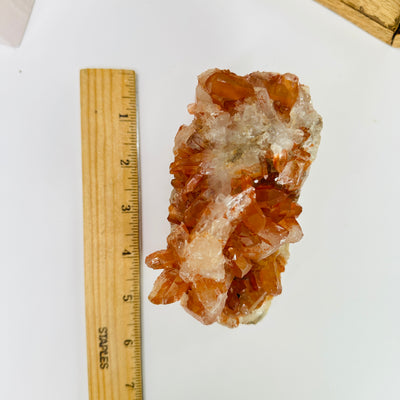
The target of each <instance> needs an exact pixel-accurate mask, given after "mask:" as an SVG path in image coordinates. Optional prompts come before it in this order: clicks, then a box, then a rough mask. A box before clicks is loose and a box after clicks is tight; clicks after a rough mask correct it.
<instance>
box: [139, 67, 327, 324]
mask: <svg viewBox="0 0 400 400" xmlns="http://www.w3.org/2000/svg"><path fill="white" fill-rule="evenodd" d="M189 111H190V113H191V114H193V115H194V119H193V122H192V123H191V124H190V125H189V126H185V125H183V126H181V127H180V128H179V131H178V133H177V135H176V138H175V147H174V155H175V159H174V162H173V163H172V164H171V166H170V172H171V174H173V175H174V178H173V179H172V182H171V183H172V186H173V191H172V194H171V200H170V201H171V204H170V206H169V216H168V220H169V221H170V223H171V233H170V234H169V236H168V238H167V242H168V246H167V249H166V250H159V251H156V252H154V253H152V254H150V255H149V256H147V258H146V264H147V265H148V266H149V267H150V268H153V269H162V270H163V271H162V272H161V275H160V276H159V277H158V278H157V280H156V282H155V284H154V288H153V290H152V292H151V293H150V295H149V299H150V300H151V301H152V302H153V303H155V304H168V303H172V302H175V301H178V300H180V301H181V304H182V306H183V307H184V308H185V309H186V311H187V312H188V313H190V314H191V315H193V316H194V317H195V318H196V319H198V320H199V321H201V322H202V323H204V324H212V323H213V322H216V321H217V322H219V323H221V324H223V325H226V326H228V327H235V326H238V325H239V324H241V323H245V324H248V323H255V322H257V321H258V320H259V319H260V318H261V317H262V316H263V315H264V314H265V312H266V311H267V309H268V307H269V304H270V302H271V300H272V298H273V297H274V296H277V295H279V294H280V293H281V291H282V286H281V278H280V276H281V273H282V272H283V271H284V270H285V265H286V262H287V260H288V257H289V250H288V247H289V243H295V242H297V241H299V240H300V239H301V238H302V236H303V233H302V231H301V228H300V225H299V224H298V222H297V220H296V218H297V217H298V216H299V214H300V213H301V207H300V206H299V205H298V204H297V199H298V197H299V194H300V189H301V186H302V184H303V183H304V180H305V178H306V177H307V174H308V171H309V167H310V165H311V163H312V161H313V160H314V159H315V156H316V152H317V148H318V145H319V141H320V130H321V128H322V119H321V117H320V116H319V115H318V114H317V113H316V112H315V111H314V109H313V107H312V105H311V99H310V95H309V91H308V88H307V87H306V86H304V85H301V84H299V80H298V78H297V77H296V76H295V75H292V74H284V75H280V74H277V73H270V72H254V73H252V74H249V75H246V76H238V75H236V74H234V73H232V72H230V71H228V70H218V69H214V70H209V71H206V72H204V73H203V74H201V75H200V76H199V85H198V87H197V90H196V103H195V104H192V105H190V107H189Z"/></svg>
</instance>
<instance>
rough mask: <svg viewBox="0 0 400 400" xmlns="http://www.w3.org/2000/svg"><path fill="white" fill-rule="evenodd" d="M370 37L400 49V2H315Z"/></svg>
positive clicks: (362, 0)
mask: <svg viewBox="0 0 400 400" xmlns="http://www.w3.org/2000/svg"><path fill="white" fill-rule="evenodd" d="M316 1H318V3H321V4H323V5H324V6H326V7H328V8H330V9H331V10H332V11H335V12H336V13H338V14H340V15H341V16H343V17H344V18H346V19H348V20H349V21H351V22H353V23H354V24H356V25H358V26H359V27H360V28H362V29H364V30H365V31H367V32H368V33H370V34H371V35H374V36H375V37H377V38H378V39H380V40H383V41H384V42H386V43H387V44H390V45H391V46H393V47H400V0H316Z"/></svg>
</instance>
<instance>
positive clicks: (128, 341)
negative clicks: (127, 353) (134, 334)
mask: <svg viewBox="0 0 400 400" xmlns="http://www.w3.org/2000/svg"><path fill="white" fill-rule="evenodd" d="M124 345H125V346H126V347H128V346H133V340H131V339H126V340H124Z"/></svg>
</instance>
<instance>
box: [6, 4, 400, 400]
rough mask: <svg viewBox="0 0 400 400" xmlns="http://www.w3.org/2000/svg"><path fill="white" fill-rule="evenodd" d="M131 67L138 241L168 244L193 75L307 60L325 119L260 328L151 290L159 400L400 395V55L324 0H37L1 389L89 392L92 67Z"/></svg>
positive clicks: (147, 371) (9, 70)
mask: <svg viewBox="0 0 400 400" xmlns="http://www.w3.org/2000/svg"><path fill="white" fill-rule="evenodd" d="M85 67H114V68H131V69H135V70H136V72H137V79H138V105H139V108H140V128H141V132H140V133H141V157H142V163H141V171H142V182H143V189H142V199H143V204H142V206H143V207H142V212H143V251H144V254H145V255H147V254H148V253H149V252H151V251H154V250H157V249H161V248H163V247H164V246H165V238H166V235H167V233H168V229H169V227H168V223H167V221H166V217H167V207H168V198H169V193H170V184H169V181H170V176H169V174H168V165H169V163H170V162H171V160H172V143H173V138H174V135H175V133H176V131H177V129H178V127H179V125H180V124H182V123H188V122H189V121H190V118H189V116H188V114H187V112H186V105H187V104H188V103H190V102H192V101H193V98H194V89H195V85H196V75H198V74H199V73H200V72H202V71H203V70H205V69H207V68H210V67H220V68H230V69H231V70H232V71H234V72H236V73H239V74H245V73H248V72H251V71H254V70H267V71H278V72H282V73H283V72H293V73H296V74H297V75H298V76H299V77H300V79H301V81H302V82H303V83H306V84H308V85H309V86H310V87H311V94H312V97H313V102H314V106H315V108H316V109H317V111H319V112H320V114H322V116H323V117H324V129H323V132H322V142H321V146H320V150H319V154H318V158H317V160H316V162H315V163H314V165H313V167H312V169H311V174H310V176H309V179H308V181H307V182H306V184H305V187H304V189H303V193H302V196H301V198H300V203H301V204H302V206H303V209H304V211H303V214H302V216H301V219H300V222H301V224H302V227H303V231H304V233H305V236H304V239H303V240H302V241H301V242H300V243H298V244H296V245H293V246H292V251H291V258H290V261H289V264H288V266H287V270H286V272H285V273H284V275H283V294H282V295H281V296H280V297H279V298H277V299H276V300H275V301H274V302H273V305H272V307H271V309H270V311H269V313H268V315H267V317H266V318H265V319H264V320H263V321H262V322H260V323H259V324H258V325H256V326H248V327H246V326H244V327H240V328H238V329H236V330H229V329H227V328H224V327H221V326H218V325H215V326H208V327H206V326H202V325H201V324H200V323H199V322H197V321H196V320H194V319H193V318H191V317H190V316H189V315H188V314H186V313H185V312H184V311H183V310H182V309H181V308H180V306H179V305H177V304H176V305H171V306H165V307H161V306H154V305H152V304H151V303H149V301H148V300H147V294H148V293H149V291H150V289H151V286H152V282H153V281H154V279H155V277H156V275H157V273H156V272H155V271H151V270H149V269H146V268H144V269H143V336H144V340H143V353H144V390H145V399H146V400H164V399H166V400H167V399H174V400H184V399H185V400H186V399H192V400H204V399H218V400H219V399H222V400H223V399H232V400H234V399H235V400H239V399H256V400H257V399H276V400H286V399H307V400H320V399H325V400H330V399H340V400H346V399H349V400H350V399H351V400H354V399H363V400H370V399H380V398H385V399H390V400H395V399H399V398H400V385H399V381H398V379H399V374H400V364H399V363H400V361H399V360H400V318H399V317H400V313H399V305H400V291H399V282H400V272H399V271H400V269H399V264H400V262H399V257H398V247H399V244H398V243H399V228H398V227H399V224H400V217H399V212H398V210H399V198H400V188H399V179H398V175H397V173H398V170H399V149H400V109H399V93H400V74H399V71H400V50H398V49H397V50H396V49H392V48H390V47H389V46H387V45H385V44H383V43H381V42H379V41H378V40H376V39H374V38H373V37H371V36H369V35H368V34H366V33H364V32H363V31H361V30H360V29H358V28H357V27H355V26H353V25H352V24H350V23H348V22H347V21H345V20H344V19H342V18H340V17H338V16H336V15H335V14H333V13H332V12H330V11H328V10H326V9H324V8H323V7H322V6H320V5H319V4H317V3H314V2H313V1H311V0H301V1H300V0H280V1H273V0H262V1H261V0H247V1H233V0H231V1H222V0H218V1H216V0H214V1H211V0H209V1H177V0H169V1H161V0H160V1H128V0H126V1H122V0H115V1H102V0H96V1H95V0H85V1H78V0H69V1H50V0H37V1H36V4H35V7H34V10H33V14H32V18H31V21H30V24H29V26H28V29H27V32H26V36H25V39H24V41H23V43H22V46H21V48H19V49H11V48H7V47H0V171H1V175H0V176H1V185H0V218H1V220H0V247H1V253H0V254H1V265H0V268H1V279H0V310H1V329H0V343H1V347H2V350H1V353H2V354H1V362H0V379H1V384H0V398H1V399H5V400H16V399H18V400H19V399H21V400H22V399H30V400H31V399H32V400H72V399H74V400H75V399H87V375H86V348H85V345H86V343H85V317H84V282H83V239H82V238H83V231H82V190H81V147H80V109H79V69H80V68H85Z"/></svg>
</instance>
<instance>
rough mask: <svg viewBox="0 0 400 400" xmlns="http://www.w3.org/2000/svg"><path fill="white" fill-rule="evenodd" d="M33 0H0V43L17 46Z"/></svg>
mask: <svg viewBox="0 0 400 400" xmlns="http://www.w3.org/2000/svg"><path fill="white" fill-rule="evenodd" d="M34 2H35V0H0V43H1V44H7V45H9V46H12V47H19V46H20V44H21V42H22V38H23V37H24V33H25V29H26V26H27V24H28V21H29V17H30V15H31V12H32V7H33V4H34Z"/></svg>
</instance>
